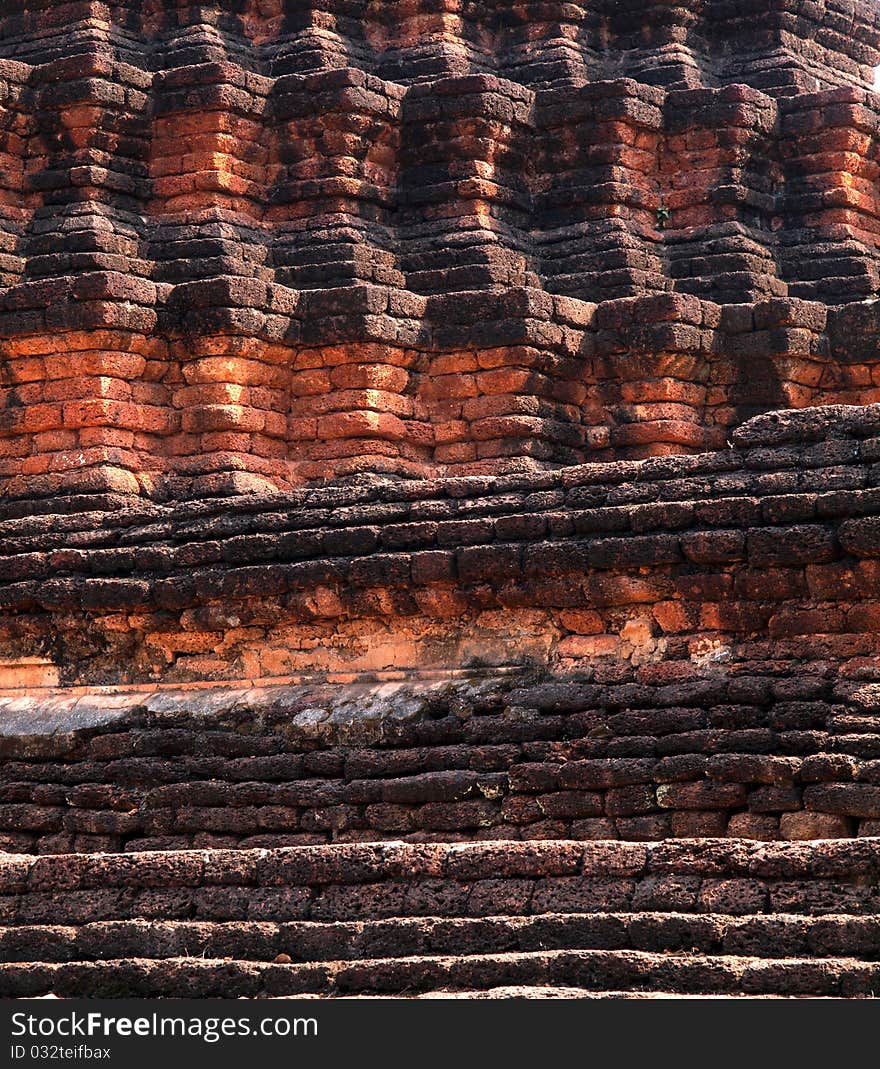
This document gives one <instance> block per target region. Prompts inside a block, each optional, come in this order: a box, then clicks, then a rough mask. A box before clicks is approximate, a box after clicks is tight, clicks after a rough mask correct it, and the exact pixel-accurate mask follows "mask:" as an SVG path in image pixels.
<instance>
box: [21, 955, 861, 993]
mask: <svg viewBox="0 0 880 1069" xmlns="http://www.w3.org/2000/svg"><path fill="white" fill-rule="evenodd" d="M513 985H515V986H525V987H529V986H532V985H535V986H539V987H548V986H556V985H560V986H564V987H577V988H584V989H587V990H596V991H603V990H604V991H613V990H626V991H643V992H649V991H658V992H667V993H669V992H672V993H676V994H718V995H728V994H745V995H767V994H790V995H808V996H843V997H859V996H861V997H871V996H873V994H874V993H875V991H876V990H880V965H877V964H873V963H866V962H861V961H858V960H856V959H853V958H836V959H827V958H813V959H808V958H778V959H775V960H766V959H756V958H752V957H734V956H715V955H704V954H682V953H670V954H657V953H651V952H646V951H636V950H551V951H533V952H515V953H504V954H475V955H470V956H461V955H438V956H433V955H432V956H423V957H412V958H375V959H371V960H368V961H363V962H354V963H353V962H324V963H319V964H300V965H292V964H291V965H288V964H277V963H272V964H265V963H256V962H242V961H234V960H230V961H211V960H205V959H200V958H167V959H164V960H161V961H156V960H151V959H148V958H120V959H112V960H108V961H103V962H77V963H54V964H53V963H33V964H26V963H22V964H7V965H2V966H0V991H2V993H3V995H4V996H5V997H34V996H38V995H43V994H49V993H53V994H56V995H59V996H62V997H72V996H74V995H75V996H76V997H80V998H83V997H85V998H101V997H103V998H112V997H119V996H122V995H126V996H133V997H137V996H141V997H161V996H166V997H167V996H175V997H190V998H209V997H225V998H236V997H239V998H242V997H244V998H247V997H272V996H278V995H298V994H318V995H323V996H325V997H337V996H339V995H357V994H385V995H394V996H397V995H407V994H416V993H418V992H424V991H437V990H443V991H456V990H459V991H464V990H471V991H478V990H486V989H491V988H497V987H509V986H513Z"/></svg>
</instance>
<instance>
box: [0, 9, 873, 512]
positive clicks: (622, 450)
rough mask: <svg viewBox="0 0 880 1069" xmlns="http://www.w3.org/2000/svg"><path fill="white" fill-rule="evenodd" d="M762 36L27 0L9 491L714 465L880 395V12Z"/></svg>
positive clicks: (1, 255)
mask: <svg viewBox="0 0 880 1069" xmlns="http://www.w3.org/2000/svg"><path fill="white" fill-rule="evenodd" d="M756 12H757V9H755V11H753V10H751V8H750V7H749V6H748V5H746V4H730V3H727V2H720V0H712V2H709V0H707V2H704V3H701V4H698V5H696V6H694V5H689V6H688V7H667V6H663V5H660V6H657V7H652V6H651V5H645V6H641V5H640V6H638V7H633V8H625V7H621V5H619V4H617V3H614V4H611V3H609V4H607V5H605V4H602V3H599V4H596V5H593V6H591V7H589V8H586V7H583V8H582V7H578V6H576V5H572V4H567V3H565V4H563V3H556V2H548V3H519V4H513V5H510V4H507V3H500V2H496V0H491V2H482V3H464V4H463V3H460V2H458V0H456V2H455V3H449V2H447V0H431V2H427V0H423V2H419V3H409V2H408V3H406V4H403V5H401V4H395V5H393V9H392V8H391V7H389V6H388V5H382V4H379V3H369V2H364V0H357V2H355V0H352V2H348V0H346V2H343V0H338V2H335V0H324V2H323V3H319V2H310V3H308V4H304V5H290V4H283V3H281V2H280V0H278V2H268V0H267V2H260V3H257V2H256V0H254V2H252V3H251V2H245V0H225V2H223V3H220V4H218V3H213V4H207V5H205V4H190V3H187V2H186V0H176V2H174V3H170V4H168V3H162V4H159V3H149V2H148V0H139V2H109V3H105V2H97V0H94V2H84V0H83V2H64V3H61V4H55V3H52V4H49V3H42V2H38V0H27V2H23V0H10V3H9V4H7V5H5V8H4V14H3V15H2V18H0V99H2V102H3V103H2V112H0V114H2V130H0V135H2V136H0V160H2V168H0V186H2V190H3V194H2V202H0V208H2V212H0V235H2V249H0V283H2V285H3V290H2V294H0V333H2V336H3V339H4V343H3V346H4V352H3V357H4V359H3V379H2V383H0V385H2V389H3V394H2V397H3V405H2V423H0V487H2V489H3V492H5V493H6V494H9V495H25V496H29V497H35V496H40V495H43V496H51V495H54V494H56V493H58V492H60V491H63V490H66V489H70V488H77V489H86V490H91V491H94V490H102V489H103V490H117V491H124V492H127V493H130V494H137V495H142V496H146V497H150V498H156V497H160V498H163V497H164V498H169V497H171V498H173V497H176V496H179V495H180V494H187V495H189V494H195V495H196V496H204V495H214V494H224V493H237V492H240V491H255V490H256V491H261V490H262V491H265V490H268V489H271V488H273V487H274V488H280V489H288V488H290V487H292V486H297V485H302V484H303V483H310V482H313V481H316V480H321V479H326V478H328V477H334V476H345V475H351V474H354V473H357V472H362V471H373V472H386V473H392V474H397V475H410V476H432V475H444V474H461V473H479V472H499V471H509V470H520V469H523V468H525V469H528V468H535V467H537V468H541V467H546V466H559V465H564V464H571V463H578V462H582V461H584V460H589V459H615V458H626V457H643V456H648V455H653V454H658V453H668V452H699V451H702V450H704V449H711V448H716V447H718V446H719V445H722V444H723V443H724V441H725V437H726V434H727V431H728V429H729V428H730V427H731V426H733V425H735V424H737V423H739V422H741V421H742V419H743V418H745V417H746V416H747V415H750V414H753V413H755V412H759V411H766V410H768V409H771V408H778V407H787V406H792V407H801V406H804V405H810V404H820V403H831V402H833V403H838V402H842V403H850V402H853V401H858V402H862V401H864V400H876V399H877V398H878V395H877V392H876V391H877V370H876V362H875V361H874V360H873V359H872V358H871V357H870V355H867V354H862V353H861V352H858V355H856V352H857V350H855V351H854V349H853V341H854V338H853V335H852V332H851V331H852V327H853V324H854V322H856V321H857V322H858V325H859V327H860V328H861V329H862V330H863V331H864V335H865V336H868V337H870V336H871V334H872V331H873V329H874V324H873V318H874V316H873V311H872V306H871V305H868V306H867V307H866V305H865V304H864V303H863V302H865V300H866V298H869V297H870V296H871V295H872V294H873V292H874V291H875V289H876V286H877V282H878V267H877V264H878V253H877V246H878V224H877V218H878V215H880V209H878V200H877V193H876V179H877V166H878V165H877V128H878V118H877V116H878V104H877V98H875V96H874V95H873V93H872V92H871V91H870V88H869V87H870V86H871V84H872V78H873V74H872V69H873V65H874V64H876V63H877V62H878V60H880V20H878V17H877V13H876V11H875V10H874V8H873V7H872V6H871V5H869V4H867V3H858V4H855V5H853V4H842V5H841V6H840V7H839V8H837V7H834V6H832V5H831V4H823V5H820V6H818V7H816V8H815V10H813V9H811V8H804V7H803V5H801V4H790V3H787V2H786V0H775V2H774V4H773V5H772V6H771V10H770V11H769V13H768V12H767V11H765V10H764V8H763V7H762V8H761V9H760V14H756ZM663 213H665V217H663ZM865 317H867V321H865Z"/></svg>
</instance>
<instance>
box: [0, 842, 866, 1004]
mask: <svg viewBox="0 0 880 1069" xmlns="http://www.w3.org/2000/svg"><path fill="white" fill-rule="evenodd" d="M878 877H880V841H878V840H877V839H863V840H859V841H855V840H847V841H844V842H841V843H828V842H826V843H821V844H817V845H815V846H812V847H809V848H805V847H804V846H803V845H802V844H792V843H787V844H782V843H774V844H754V843H752V844H747V843H744V842H742V841H739V840H736V841H731V840H713V839H707V840H703V841H702V842H701V843H700V844H698V845H694V844H692V843H672V842H670V843H664V844H651V845H644V844H636V843H607V842H605V843H588V844H584V843H576V842H556V843H528V844H525V843H505V844H502V845H500V846H499V845H498V844H476V843H469V844H462V845H427V846H411V845H410V846H407V845H404V844H402V843H397V844H388V845H386V846H382V845H374V846H356V847H350V846H349V847H346V846H336V847H304V848H303V847H301V848H294V849H277V850H239V851H228V850H213V851H208V852H202V851H188V852H174V851H169V852H167V853H158V854H146V855H144V854H142V855H134V856H133V855H126V854H105V855H102V856H100V857H94V858H92V857H86V856H82V855H80V856H75V857H42V858H13V857H9V858H7V859H6V860H5V861H4V862H3V863H2V867H0V888H2V896H0V923H2V924H3V925H4V927H2V928H0V984H2V986H3V989H4V991H5V992H6V993H7V994H10V995H18V996H35V995H44V994H47V993H53V994H60V995H62V996H74V995H75V996H77V997H83V996H98V997H113V996H118V995H132V994H136V995H144V996H157V995H164V996H168V995H176V996H180V995H186V996H190V997H212V996H213V997H217V996H223V997H245V998H251V997H258V996H274V997H279V996H286V995H288V996H289V995H296V996H299V997H302V996H308V995H323V996H325V997H326V996H335V997H340V996H343V997H344V996H353V995H385V996H386V997H387V996H388V995H397V996H400V995H408V996H413V995H417V994H419V993H431V994H433V993H435V992H436V991H437V990H438V989H440V990H443V991H444V992H446V993H448V994H453V995H459V996H465V995H466V996H473V995H474V994H476V993H478V992H480V993H483V994H484V995H485V994H487V995H489V996H493V995H495V996H502V997H503V996H505V995H516V996H519V997H522V996H526V997H528V996H529V995H533V996H535V997H541V996H542V995H548V994H549V995H552V994H554V993H555V994H557V995H560V994H561V995H568V996H579V995H593V996H595V995H596V994H597V993H598V994H606V995H607V994H617V993H620V992H627V993H634V992H644V993H647V992H653V993H665V994H678V995H711V994H714V995H718V994H721V995H738V994H745V995H780V994H782V995H800V996H811V997H821V996H835V997H841V996H845V997H873V996H876V993H877V990H878V986H880V894H878ZM560 987H561V988H562V990H561V991H560V990H559V988H560ZM511 988H513V990H512V991H511V990H510V989H511ZM499 989H500V990H499Z"/></svg>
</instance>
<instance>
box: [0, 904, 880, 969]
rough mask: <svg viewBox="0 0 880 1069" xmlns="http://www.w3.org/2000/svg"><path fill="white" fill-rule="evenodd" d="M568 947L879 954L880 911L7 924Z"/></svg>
mask: <svg viewBox="0 0 880 1069" xmlns="http://www.w3.org/2000/svg"><path fill="white" fill-rule="evenodd" d="M564 949H569V950H574V949H577V950H639V951H648V952H662V953H668V952H700V953H705V954H712V955H734V956H743V955H746V956H749V957H754V958H784V957H810V956H813V955H815V956H819V957H822V958H837V957H858V958H859V959H860V960H864V961H877V960H880V917H853V916H847V915H844V914H837V915H826V916H822V917H804V916H798V915H793V914H770V915H765V914H759V915H755V916H742V917H735V916H731V915H729V914H711V913H710V914H693V913H685V912H673V913H661V912H658V911H646V912H639V913H603V912H597V913H545V914H541V915H538V916H531V917H522V916H503V915H498V916H487V917H464V918H448V917H402V918H395V919H393V920H366V921H337V922H328V923H321V922H315V921H290V922H284V921H248V922H225V921H191V920H130V921H97V922H93V923H90V924H83V925H82V926H79V927H77V926H73V925H22V926H20V927H9V928H0V962H5V963H14V962H28V961H34V960H36V961H40V962H45V963H64V962H90V961H107V960H111V959H114V958H119V957H120V956H121V955H124V956H125V957H126V958H128V957H132V958H149V959H152V960H157V959H164V958H177V957H198V958H201V959H215V960H228V959H230V958H232V959H234V960H237V961H255V962H257V961H261V962H274V961H275V960H276V959H277V958H278V956H279V955H286V956H287V957H289V958H290V959H291V961H292V962H298V963H307V962H324V961H365V960H369V959H371V958H374V957H377V956H382V957H394V958H405V957H413V956H419V955H424V954H496V953H511V952H532V951H538V950H564Z"/></svg>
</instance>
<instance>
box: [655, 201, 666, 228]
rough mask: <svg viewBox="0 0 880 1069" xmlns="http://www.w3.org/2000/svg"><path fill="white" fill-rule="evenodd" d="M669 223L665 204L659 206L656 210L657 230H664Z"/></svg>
mask: <svg viewBox="0 0 880 1069" xmlns="http://www.w3.org/2000/svg"><path fill="white" fill-rule="evenodd" d="M668 222H669V209H668V208H667V207H666V205H665V204H661V205H660V206H659V207H658V208H657V229H658V230H665V229H666V224H667V223H668Z"/></svg>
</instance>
